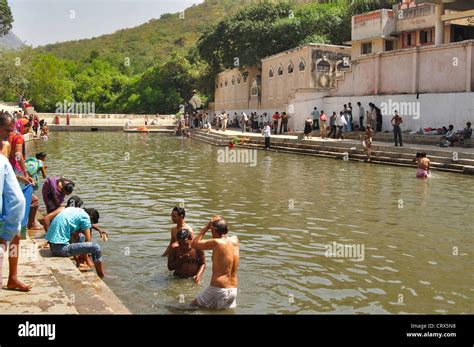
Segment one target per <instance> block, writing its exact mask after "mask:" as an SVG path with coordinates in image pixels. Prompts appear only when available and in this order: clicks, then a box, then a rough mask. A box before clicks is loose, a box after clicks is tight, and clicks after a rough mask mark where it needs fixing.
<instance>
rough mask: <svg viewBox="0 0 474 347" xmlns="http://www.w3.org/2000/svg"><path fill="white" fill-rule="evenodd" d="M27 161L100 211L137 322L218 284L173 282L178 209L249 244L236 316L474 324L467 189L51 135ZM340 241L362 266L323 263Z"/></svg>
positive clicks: (121, 137) (188, 143)
mask: <svg viewBox="0 0 474 347" xmlns="http://www.w3.org/2000/svg"><path fill="white" fill-rule="evenodd" d="M34 147H36V148H34ZM29 150H30V152H34V151H35V150H37V151H39V150H42V151H46V152H47V153H48V165H49V172H50V174H55V175H64V176H67V177H70V178H71V179H73V180H74V181H75V182H76V183H77V194H78V195H79V196H81V198H82V199H83V200H84V201H85V202H86V204H87V205H88V206H91V207H96V208H98V210H99V211H100V212H101V216H102V217H101V225H102V226H103V227H104V228H105V229H106V230H108V231H110V236H111V240H110V241H109V242H108V243H106V244H105V245H104V256H105V261H106V263H105V265H106V270H107V271H108V273H109V274H110V275H111V277H110V278H108V279H106V282H107V284H108V285H109V286H110V287H111V288H112V290H113V291H114V292H115V293H116V294H117V295H118V296H119V297H120V298H121V299H122V300H123V302H124V303H125V304H126V305H127V306H128V307H129V308H130V309H131V310H132V311H133V312H136V313H183V312H189V313H193V312H195V311H182V310H183V309H185V303H189V302H190V301H191V300H192V299H193V298H194V297H195V296H196V295H197V294H198V293H199V291H200V290H201V289H203V288H204V286H206V285H207V284H208V283H209V281H210V268H208V270H207V271H206V274H205V276H204V279H203V284H201V285H200V286H196V285H195V284H194V283H193V282H192V281H191V280H178V279H175V278H173V276H172V275H171V274H170V272H169V271H168V270H167V266H166V261H165V259H163V258H161V257H160V255H161V254H162V252H163V250H164V249H165V247H166V245H167V242H168V241H169V232H170V228H171V220H170V217H169V215H170V212H171V209H172V208H173V207H174V206H175V205H176V204H178V201H179V200H180V199H183V200H184V202H185V207H186V209H187V218H186V219H187V221H188V223H190V224H191V225H192V226H193V227H194V228H200V227H202V226H204V224H205V223H206V221H207V220H208V219H209V218H210V217H211V216H212V215H214V214H222V215H224V216H225V218H226V219H227V220H228V222H229V224H230V226H231V230H232V231H233V232H234V233H235V234H237V235H238V236H239V238H240V240H241V262H240V264H241V265H240V271H239V283H240V288H239V295H238V299H237V302H238V308H237V309H236V310H235V312H236V313H403V312H406V313H461V312H467V313H468V312H470V313H472V312H473V311H474V309H473V308H474V307H473V302H474V300H472V296H473V294H474V292H473V291H474V289H473V288H474V279H473V277H472V269H473V257H472V253H473V251H474V245H473V238H472V232H473V227H472V223H469V221H468V220H467V219H466V217H467V216H472V207H471V206H472V196H471V195H469V194H467V193H466V187H471V186H472V178H471V177H467V176H460V175H454V174H449V173H442V172H437V173H436V174H435V175H434V177H433V178H432V179H430V180H429V182H428V181H422V180H417V179H415V178H414V176H415V172H414V170H413V169H407V168H400V167H394V166H385V165H374V164H367V163H351V162H343V161H336V160H333V159H323V158H314V157H306V156H296V155H290V154H282V153H264V152H259V153H258V161H257V166H256V167H249V166H248V165H245V164H219V163H218V162H217V147H213V146H210V145H207V144H203V143H200V142H197V141H194V140H182V139H177V138H174V137H168V136H165V135H163V136H158V135H146V134H121V133H55V134H53V137H52V138H51V139H50V140H49V141H48V142H38V143H36V144H34V145H32V146H30V148H29ZM400 200H402V201H403V205H402V207H400V205H399V201H400ZM333 242H337V243H338V244H358V245H364V247H365V258H364V260H363V261H360V262H358V261H355V260H354V259H347V258H340V257H335V258H328V257H326V256H325V250H326V246H327V245H328V244H332V243H333ZM453 247H458V248H459V255H457V256H455V255H453ZM207 260H208V263H210V254H208V255H207ZM180 301H181V302H180ZM183 301H184V303H182V302H183ZM199 312H200V311H199Z"/></svg>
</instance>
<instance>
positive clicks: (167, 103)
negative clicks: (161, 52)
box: [118, 53, 198, 113]
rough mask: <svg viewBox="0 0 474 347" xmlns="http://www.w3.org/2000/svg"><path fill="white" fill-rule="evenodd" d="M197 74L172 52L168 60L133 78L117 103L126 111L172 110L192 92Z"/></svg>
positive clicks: (180, 57)
mask: <svg viewBox="0 0 474 347" xmlns="http://www.w3.org/2000/svg"><path fill="white" fill-rule="evenodd" d="M197 75H198V71H196V70H195V69H194V68H193V66H192V65H191V64H190V63H189V61H188V60H187V59H186V58H185V57H183V56H181V55H179V54H177V53H172V55H171V58H170V59H169V60H168V61H166V62H164V63H161V64H158V65H156V66H155V67H152V68H149V69H147V71H145V73H143V75H142V76H140V77H139V78H136V79H135V80H134V81H133V83H132V84H131V85H130V87H129V88H127V90H126V91H125V92H124V93H123V94H122V95H121V96H120V97H119V98H118V103H119V104H120V105H121V107H122V108H123V109H124V111H126V112H137V113H156V112H159V113H175V112H176V111H177V110H178V109H179V106H180V105H182V104H184V103H185V102H187V101H189V99H191V97H192V96H193V90H194V87H195V84H196V79H197Z"/></svg>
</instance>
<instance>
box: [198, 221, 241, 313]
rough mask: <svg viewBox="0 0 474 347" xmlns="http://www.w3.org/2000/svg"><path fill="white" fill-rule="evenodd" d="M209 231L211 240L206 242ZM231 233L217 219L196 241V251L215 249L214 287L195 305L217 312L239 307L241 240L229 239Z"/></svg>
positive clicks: (199, 298)
mask: <svg viewBox="0 0 474 347" xmlns="http://www.w3.org/2000/svg"><path fill="white" fill-rule="evenodd" d="M208 230H211V231H212V239H211V240H206V241H203V240H202V239H203V237H204V235H205V234H206V232H207V231H208ZM228 232H229V228H228V227H227V223H226V221H225V220H224V219H223V218H222V217H220V216H215V217H213V218H212V219H211V221H210V222H209V223H208V224H207V225H206V226H205V227H204V228H203V229H201V231H200V232H199V234H198V235H197V236H196V237H194V239H193V243H192V247H193V248H195V249H197V250H201V251H204V250H212V279H211V285H210V286H209V287H207V288H206V289H204V290H203V291H202V292H201V293H200V294H199V295H198V297H197V298H196V299H195V300H194V301H193V302H192V305H195V306H199V307H203V308H208V309H214V310H224V309H228V308H234V307H236V306H237V302H236V298H237V285H238V279H237V269H238V267H239V239H238V238H237V237H236V236H228V235H227V234H228Z"/></svg>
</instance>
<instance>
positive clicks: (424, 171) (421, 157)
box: [414, 152, 431, 178]
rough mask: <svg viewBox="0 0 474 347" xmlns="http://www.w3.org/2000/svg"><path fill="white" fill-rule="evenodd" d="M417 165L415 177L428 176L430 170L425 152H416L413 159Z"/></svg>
mask: <svg viewBox="0 0 474 347" xmlns="http://www.w3.org/2000/svg"><path fill="white" fill-rule="evenodd" d="M414 161H416V164H417V166H418V169H417V170H416V178H428V177H429V172H430V164H431V162H430V160H429V159H428V158H427V157H426V153H425V152H418V153H416V158H415V159H414Z"/></svg>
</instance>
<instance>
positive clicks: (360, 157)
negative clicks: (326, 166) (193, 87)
mask: <svg viewBox="0 0 474 347" xmlns="http://www.w3.org/2000/svg"><path fill="white" fill-rule="evenodd" d="M235 137H248V141H245V143H244V144H241V145H238V146H236V147H241V148H249V149H259V150H263V149H264V138H263V136H262V135H261V134H257V133H248V132H247V133H245V134H243V133H241V132H240V131H234V130H227V131H226V132H225V133H224V132H222V131H215V130H212V131H211V132H209V133H207V132H205V131H203V130H196V131H194V132H193V133H192V138H194V139H196V140H199V141H203V142H206V143H209V144H213V145H218V146H227V145H228V144H229V142H230V141H231V140H232V139H233V138H235ZM372 149H373V154H374V155H375V157H373V158H372V160H371V161H370V163H377V164H387V165H397V166H406V167H413V168H415V167H416V165H415V163H414V162H413V158H414V157H415V155H416V152H419V151H423V152H426V153H427V155H428V157H429V159H430V160H431V167H432V169H433V170H440V171H448V172H454V173H463V174H468V175H474V149H473V148H459V147H451V148H440V147H435V146H430V145H418V144H405V145H404V147H395V146H394V145H393V144H388V143H386V142H380V141H374V143H373V145H372ZM271 151H274V152H282V153H295V154H301V155H312V156H318V157H326V158H334V159H338V160H349V161H361V162H362V161H364V159H365V155H364V151H363V148H362V145H361V143H360V141H356V140H333V139H327V140H322V139H321V138H313V139H312V140H302V139H298V136H292V135H272V138H271Z"/></svg>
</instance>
